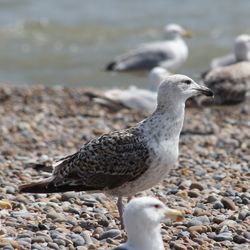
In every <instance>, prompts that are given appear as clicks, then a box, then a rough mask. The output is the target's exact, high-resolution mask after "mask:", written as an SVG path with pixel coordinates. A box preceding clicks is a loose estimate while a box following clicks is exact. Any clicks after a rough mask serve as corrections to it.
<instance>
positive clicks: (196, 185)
mask: <svg viewBox="0 0 250 250" xmlns="http://www.w3.org/2000/svg"><path fill="white" fill-rule="evenodd" d="M189 188H190V189H198V190H200V191H202V190H203V189H204V187H203V185H202V184H201V183H199V182H192V184H191V185H190V187H189Z"/></svg>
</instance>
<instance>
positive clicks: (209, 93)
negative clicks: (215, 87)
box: [204, 89, 214, 97]
mask: <svg viewBox="0 0 250 250" xmlns="http://www.w3.org/2000/svg"><path fill="white" fill-rule="evenodd" d="M204 94H205V95H206V96H209V97H214V92H213V91H212V90H210V89H209V90H207V91H206V93H204Z"/></svg>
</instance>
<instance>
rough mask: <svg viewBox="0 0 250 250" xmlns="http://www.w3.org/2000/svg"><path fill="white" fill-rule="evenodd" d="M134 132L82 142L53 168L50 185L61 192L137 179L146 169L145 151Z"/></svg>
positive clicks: (118, 183) (110, 187)
mask: <svg viewBox="0 0 250 250" xmlns="http://www.w3.org/2000/svg"><path fill="white" fill-rule="evenodd" d="M131 131H132V132H131ZM135 131H136V130H131V129H130V130H124V131H121V132H113V133H111V134H106V135H103V136H101V137H99V138H98V139H94V140H92V141H90V142H89V143H87V144H85V145H84V146H83V148H81V149H80V151H78V152H77V153H76V154H74V155H71V156H69V157H67V158H65V159H64V161H63V162H62V163H60V165H58V166H57V167H56V169H55V171H54V173H53V176H54V180H53V182H54V185H55V186H57V187H58V189H63V190H64V191H70V190H77V191H84V190H85V191H87V190H103V189H112V188H115V187H118V186H120V185H122V184H123V183H124V182H127V181H132V180H134V179H136V178H138V177H139V176H140V175H141V174H142V173H144V172H145V171H146V170H147V169H148V165H147V159H148V155H149V153H148V149H147V147H146V146H145V143H144V142H143V141H142V140H141V139H140V138H139V137H137V136H136V133H135ZM60 186H61V188H60Z"/></svg>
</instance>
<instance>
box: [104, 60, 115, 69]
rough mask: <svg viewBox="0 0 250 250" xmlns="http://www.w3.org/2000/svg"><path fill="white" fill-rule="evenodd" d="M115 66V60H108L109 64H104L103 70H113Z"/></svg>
mask: <svg viewBox="0 0 250 250" xmlns="http://www.w3.org/2000/svg"><path fill="white" fill-rule="evenodd" d="M115 67H116V62H115V61H112V62H110V63H109V64H107V65H106V68H105V70H106V71H114V70H115Z"/></svg>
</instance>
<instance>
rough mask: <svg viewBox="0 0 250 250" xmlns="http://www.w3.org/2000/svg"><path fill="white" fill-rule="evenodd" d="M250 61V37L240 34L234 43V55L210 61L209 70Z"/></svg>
mask: <svg viewBox="0 0 250 250" xmlns="http://www.w3.org/2000/svg"><path fill="white" fill-rule="evenodd" d="M243 61H250V36H249V35H247V34H242V35H240V36H237V37H236V39H235V42H234V54H228V55H226V56H223V57H218V58H215V59H213V60H212V62H211V65H210V66H211V68H212V69H215V68H218V67H224V66H228V65H231V64H235V63H237V62H243Z"/></svg>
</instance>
